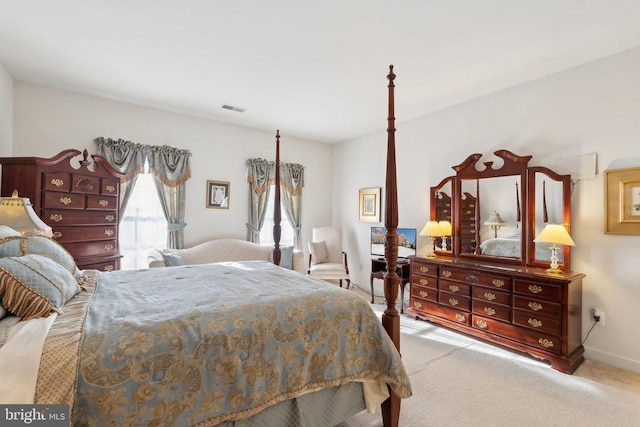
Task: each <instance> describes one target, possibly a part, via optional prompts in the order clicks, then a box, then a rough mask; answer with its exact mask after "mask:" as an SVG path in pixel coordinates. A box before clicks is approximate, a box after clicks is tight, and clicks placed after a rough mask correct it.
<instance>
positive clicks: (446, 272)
mask: <svg viewBox="0 0 640 427" xmlns="http://www.w3.org/2000/svg"><path fill="white" fill-rule="evenodd" d="M442 276H443V277H446V278H447V279H448V278H449V277H451V272H450V271H449V270H443V271H442Z"/></svg>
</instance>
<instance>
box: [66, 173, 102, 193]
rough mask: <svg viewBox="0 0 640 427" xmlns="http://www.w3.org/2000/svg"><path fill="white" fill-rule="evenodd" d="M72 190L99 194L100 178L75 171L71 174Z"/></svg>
mask: <svg viewBox="0 0 640 427" xmlns="http://www.w3.org/2000/svg"><path fill="white" fill-rule="evenodd" d="M71 191H73V192H74V193H85V194H98V193H99V192H100V178H96V177H92V176H87V175H80V174H75V173H74V174H73V175H71Z"/></svg>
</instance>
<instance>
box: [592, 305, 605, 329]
mask: <svg viewBox="0 0 640 427" xmlns="http://www.w3.org/2000/svg"><path fill="white" fill-rule="evenodd" d="M591 317H593V320H595V318H596V317H598V318H599V319H600V320H598V325H600V326H604V311H602V310H600V309H599V308H597V307H593V308H592V309H591Z"/></svg>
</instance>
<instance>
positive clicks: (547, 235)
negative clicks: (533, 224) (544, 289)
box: [533, 224, 576, 274]
mask: <svg viewBox="0 0 640 427" xmlns="http://www.w3.org/2000/svg"><path fill="white" fill-rule="evenodd" d="M533 241H534V242H535V243H551V264H550V265H549V268H548V269H547V272H548V273H552V274H561V273H562V270H560V269H559V268H558V247H557V246H556V245H564V246H575V245H576V244H575V243H573V240H572V239H571V236H570V235H569V233H568V232H567V229H566V228H565V227H564V225H562V224H547V225H545V226H544V228H543V229H542V231H541V232H540V234H538V235H537V236H536V238H535V239H533Z"/></svg>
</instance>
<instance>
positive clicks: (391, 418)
mask: <svg viewBox="0 0 640 427" xmlns="http://www.w3.org/2000/svg"><path fill="white" fill-rule="evenodd" d="M387 78H388V79H389V85H388V88H389V116H388V118H387V122H388V125H387V177H386V192H385V197H386V198H385V221H384V226H385V228H386V229H387V232H386V239H385V244H384V256H385V259H386V262H387V272H386V273H385V274H384V298H385V300H386V302H387V308H386V309H385V310H384V313H383V314H382V325H383V326H384V328H385V330H386V331H387V333H388V334H389V336H390V337H391V340H392V341H393V343H394V344H395V346H396V348H397V349H398V352H399V351H400V317H399V314H398V310H397V309H396V300H397V299H398V274H397V273H396V267H397V261H398V183H397V179H396V140H395V131H396V129H395V112H394V97H393V90H394V88H395V85H394V83H393V80H394V79H395V78H396V75H395V74H394V73H393V65H390V66H389V74H388V75H387ZM401 303H402V302H401ZM389 393H390V396H389V398H388V399H387V400H385V401H384V402H382V405H381V406H382V421H383V423H384V425H385V427H397V425H398V420H399V418H400V398H399V397H398V396H396V395H395V394H394V393H393V392H392V391H391V389H390V388H389Z"/></svg>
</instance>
